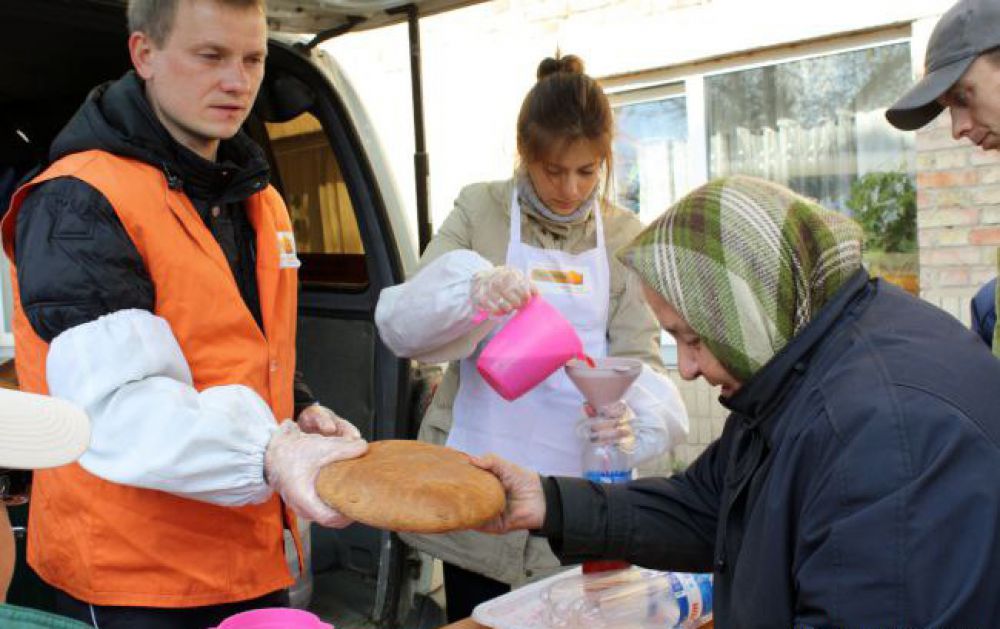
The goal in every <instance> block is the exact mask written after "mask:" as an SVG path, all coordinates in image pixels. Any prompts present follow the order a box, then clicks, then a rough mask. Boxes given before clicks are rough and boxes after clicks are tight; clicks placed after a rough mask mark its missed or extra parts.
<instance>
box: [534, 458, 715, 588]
mask: <svg viewBox="0 0 1000 629" xmlns="http://www.w3.org/2000/svg"><path fill="white" fill-rule="evenodd" d="M719 443H720V442H719V441H716V442H714V443H713V444H711V445H710V446H709V447H708V448H707V449H706V450H705V452H703V453H702V455H701V456H700V457H698V458H697V459H696V460H695V461H694V462H693V463H691V465H690V467H688V469H687V471H685V472H683V473H680V474H675V475H673V476H671V477H669V478H664V477H655V478H643V479H639V480H635V481H632V482H629V483H624V484H621V485H604V484H598V483H591V482H588V481H586V480H583V479H579V478H562V477H558V478H554V479H552V480H553V482H554V483H555V485H556V487H553V485H552V484H551V483H549V482H547V483H546V484H545V485H544V486H545V487H546V493H547V494H550V493H552V492H553V490H554V489H555V490H557V493H558V498H559V504H560V505H561V507H562V509H561V511H560V513H558V514H557V519H558V518H561V526H560V527H559V528H560V530H558V531H556V530H551V525H552V524H553V522H549V521H547V522H546V526H545V527H543V530H542V532H543V533H544V534H546V535H548V537H549V543H550V545H551V546H552V550H553V551H554V552H555V553H556V554H557V555H558V556H559V558H560V559H561V560H562V561H563V562H564V563H578V562H581V561H589V560H594V559H626V560H628V561H630V562H631V563H634V564H636V565H640V566H645V567H648V568H656V569H660V570H678V571H687V572H710V571H711V570H712V559H713V551H714V548H715V534H716V528H717V520H718V513H719V499H720V498H719V497H720V495H721V491H722V482H721V472H720V471H719V470H721V469H722V468H721V467H720V466H719V464H720V460H719V459H720V458H721V456H722V455H721V454H720V449H721V448H720V445H719Z"/></svg>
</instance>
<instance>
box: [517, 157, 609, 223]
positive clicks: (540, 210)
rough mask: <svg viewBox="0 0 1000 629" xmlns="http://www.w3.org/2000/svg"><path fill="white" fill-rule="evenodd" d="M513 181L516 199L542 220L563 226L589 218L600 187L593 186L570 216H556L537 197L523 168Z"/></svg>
mask: <svg viewBox="0 0 1000 629" xmlns="http://www.w3.org/2000/svg"><path fill="white" fill-rule="evenodd" d="M515 180H516V181H517V197H518V199H520V200H521V202H522V203H523V204H525V205H527V206H528V208H529V209H530V210H531V211H532V212H534V213H535V214H537V215H539V216H541V217H542V218H544V219H546V220H548V221H552V222H553V223H560V224H563V225H572V224H575V223H582V222H583V221H584V220H586V218H587V217H588V216H590V210H592V209H593V207H594V203H595V201H596V199H597V189H598V188H600V186H594V189H593V190H591V192H590V196H588V197H587V198H586V199H585V200H584V201H583V203H581V204H580V207H578V208H576V209H575V210H573V213H572V214H558V213H556V212H553V211H552V210H550V209H549V208H548V206H547V205H545V203H543V202H542V200H541V199H540V198H539V197H538V193H537V192H535V186H534V184H533V183H531V177H530V176H529V175H528V172H527V171H526V170H525V169H524V168H521V169H519V170H518V171H517V175H516V176H515Z"/></svg>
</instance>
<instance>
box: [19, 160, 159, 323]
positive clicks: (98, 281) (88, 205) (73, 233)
mask: <svg viewBox="0 0 1000 629" xmlns="http://www.w3.org/2000/svg"><path fill="white" fill-rule="evenodd" d="M14 253H15V255H14V259H15V263H16V264H17V281H18V284H19V289H20V298H21V304H22V307H23V308H24V312H25V315H26V316H27V318H28V321H29V322H30V323H31V326H32V328H34V330H35V332H36V333H37V334H38V335H39V336H40V337H41V338H42V339H43V340H44V341H46V342H51V341H52V339H54V338H55V337H56V336H58V335H59V334H60V333H61V332H64V331H65V330H68V329H70V328H73V327H76V326H78V325H81V324H83V323H87V322H89V321H93V320H95V319H97V318H98V317H100V316H102V315H106V314H110V313H112V312H116V311H118V310H123V309H127V308H138V309H141V310H148V311H152V310H153V306H154V301H155V294H154V290H153V284H152V281H151V280H150V277H149V273H148V272H147V271H146V267H145V265H144V264H143V261H142V257H141V256H140V255H139V251H138V250H137V249H136V247H135V245H134V244H133V243H132V241H131V239H130V238H129V237H128V234H127V232H126V231H125V227H124V226H123V225H122V223H121V221H120V220H119V218H118V215H117V214H115V211H114V209H113V208H112V207H111V204H110V203H109V202H108V200H107V199H106V198H105V197H104V196H103V195H102V194H101V193H100V192H98V191H97V190H96V189H95V188H93V187H92V186H90V185H89V184H87V183H84V182H83V181H80V180H79V179H74V178H70V177H63V178H58V179H53V180H52V181H49V182H47V183H44V184H42V185H40V186H39V187H38V188H37V189H35V190H34V191H32V193H31V194H30V195H29V196H28V197H27V199H25V201H24V203H23V204H22V205H21V209H20V211H19V214H18V216H17V231H16V240H15V249H14Z"/></svg>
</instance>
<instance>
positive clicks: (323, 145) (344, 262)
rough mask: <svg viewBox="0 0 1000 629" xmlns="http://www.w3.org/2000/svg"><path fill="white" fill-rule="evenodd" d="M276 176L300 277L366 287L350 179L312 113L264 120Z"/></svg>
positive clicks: (332, 285) (315, 283)
mask: <svg viewBox="0 0 1000 629" xmlns="http://www.w3.org/2000/svg"><path fill="white" fill-rule="evenodd" d="M266 126H267V133H268V136H269V138H270V144H271V150H272V151H273V157H274V163H275V168H276V169H277V171H278V172H277V173H275V174H276V175H277V177H275V181H276V183H277V185H278V187H279V188H280V189H281V192H282V194H283V196H284V198H285V203H286V204H287V205H288V212H289V214H290V215H291V219H292V227H293V229H294V230H295V242H296V245H297V247H298V251H299V258H300V259H301V260H302V267H301V268H300V269H299V279H300V281H301V282H302V283H303V284H308V285H312V286H313V287H319V288H330V289H341V290H364V289H365V288H366V287H367V286H368V271H367V268H366V266H365V255H364V254H365V250H364V245H363V243H362V242H361V232H360V230H359V229H358V220H357V217H356V215H355V212H354V205H353V204H352V203H351V197H350V194H348V190H347V185H346V184H345V182H344V178H343V176H342V174H341V171H340V166H339V165H338V163H337V158H336V156H335V155H334V154H333V151H332V150H331V149H330V144H329V141H328V139H327V137H326V134H325V133H324V132H323V128H322V126H321V125H320V123H319V120H317V119H316V117H315V116H313V115H312V114H310V113H303V114H301V115H300V116H298V117H297V118H294V119H292V120H289V121H288V122H268V123H266Z"/></svg>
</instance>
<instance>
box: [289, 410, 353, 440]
mask: <svg viewBox="0 0 1000 629" xmlns="http://www.w3.org/2000/svg"><path fill="white" fill-rule="evenodd" d="M296 422H298V424H299V428H301V429H302V432H306V433H310V434H317V435H323V436H324V437H343V438H345V439H349V440H354V439H360V438H361V432H360V431H359V430H358V429H357V428H356V427H355V426H354V424H352V423H351V422H349V421H347V420H346V419H344V418H343V417H341V416H340V415H337V414H336V413H334V412H333V411H332V410H330V409H328V408H327V407H325V406H323V405H321V404H313V405H312V406H307V407H305V408H304V409H302V412H300V413H299V416H298V417H297V418H296Z"/></svg>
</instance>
